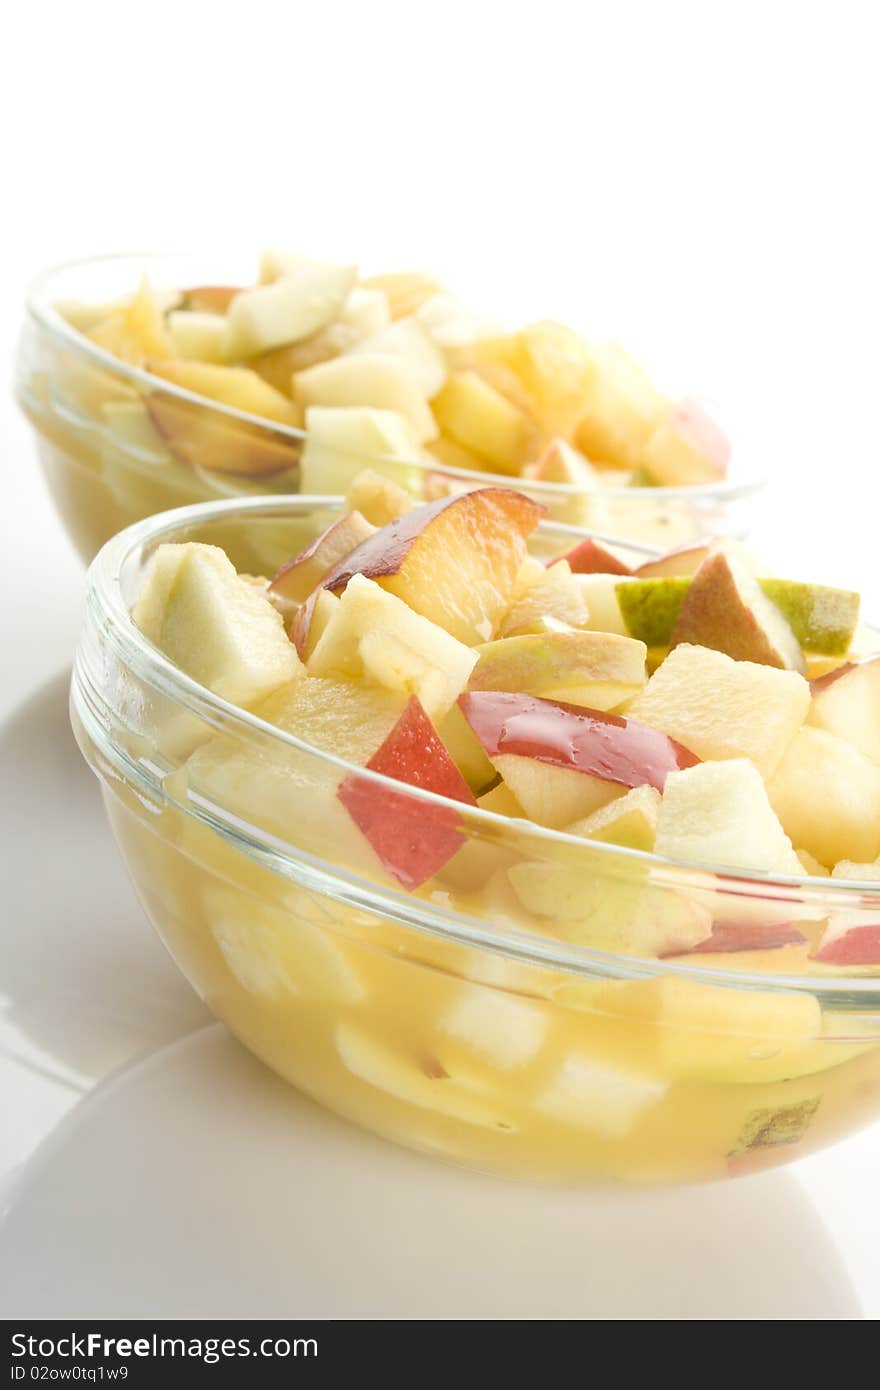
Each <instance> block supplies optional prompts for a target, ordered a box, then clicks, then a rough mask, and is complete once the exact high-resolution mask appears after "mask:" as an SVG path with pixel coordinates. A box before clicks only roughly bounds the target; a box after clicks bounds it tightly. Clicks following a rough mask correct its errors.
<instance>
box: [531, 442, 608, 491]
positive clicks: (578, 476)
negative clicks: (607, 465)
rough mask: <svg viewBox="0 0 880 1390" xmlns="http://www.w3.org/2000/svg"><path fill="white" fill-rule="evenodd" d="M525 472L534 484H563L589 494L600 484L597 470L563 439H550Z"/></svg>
mask: <svg viewBox="0 0 880 1390" xmlns="http://www.w3.org/2000/svg"><path fill="white" fill-rule="evenodd" d="M526 471H527V473H528V476H529V477H530V478H532V479H534V481H535V482H540V483H564V484H565V485H566V486H567V487H578V488H581V489H582V490H583V491H584V492H590V491H592V490H593V489H594V488H596V487H599V486H600V484H601V477H600V474H599V472H598V470H597V469H595V468H594V467H593V465H592V464H591V463H590V462H589V461H588V460H587V459H585V458H584V456H583V454H579V453H578V451H577V449H573V448H572V447H571V445H570V444H567V443H566V442H565V440H564V439H552V440H551V441H550V443H549V444H548V445H547V447H546V449H545V450H544V452H543V453H542V454H541V455H540V457H539V458H538V459H537V460H536V462H535V463H532V464H529V465H528V468H527V470H526Z"/></svg>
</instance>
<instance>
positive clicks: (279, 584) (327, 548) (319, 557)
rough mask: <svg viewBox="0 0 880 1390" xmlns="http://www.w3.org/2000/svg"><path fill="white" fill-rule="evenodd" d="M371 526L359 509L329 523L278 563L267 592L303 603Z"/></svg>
mask: <svg viewBox="0 0 880 1390" xmlns="http://www.w3.org/2000/svg"><path fill="white" fill-rule="evenodd" d="M375 529H376V528H375V526H371V525H370V523H369V522H368V521H367V520H366V519H365V518H364V517H363V516H361V514H360V512H348V513H347V514H346V515H345V516H342V517H340V518H339V520H338V521H334V522H331V524H330V525H329V526H328V527H327V529H326V531H323V532H322V533H321V535H320V536H317V537H316V538H315V540H313V541H312V543H311V544H310V545H308V546H306V548H305V550H301V551H300V553H299V555H295V556H294V558H293V559H292V560H288V561H287V564H286V565H282V566H281V569H280V570H279V571H278V573H277V574H276V575H275V578H274V579H273V580H272V583H271V584H270V586H269V590H270V593H271V594H272V595H274V596H275V597H277V598H281V599H285V600H287V601H289V602H290V603H305V601H306V599H307V598H308V597H309V594H310V593H311V592H312V590H313V589H314V588H315V587H316V586H317V585H318V584H320V582H321V580H322V579H323V578H324V576H325V575H327V574H329V573H330V571H331V570H332V569H334V568H335V566H336V565H338V563H339V561H340V560H342V559H344V558H345V556H346V555H350V554H351V552H352V550H354V548H355V546H357V545H360V543H361V541H364V540H366V539H367V537H368V536H372V535H373V533H374V531H375Z"/></svg>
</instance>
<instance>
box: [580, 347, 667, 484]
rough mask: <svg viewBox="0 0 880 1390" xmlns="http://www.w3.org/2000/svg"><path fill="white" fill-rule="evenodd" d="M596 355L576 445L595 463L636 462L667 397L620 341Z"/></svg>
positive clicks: (626, 464) (621, 465) (620, 464)
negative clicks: (623, 347)
mask: <svg viewBox="0 0 880 1390" xmlns="http://www.w3.org/2000/svg"><path fill="white" fill-rule="evenodd" d="M592 360H593V372H592V374H591V376H590V382H589V389H588V391H587V394H586V397H585V399H584V412H583V416H582V418H581V420H580V423H579V424H578V428H577V437H576V442H577V444H578V447H579V448H581V449H583V451H584V453H585V454H586V455H587V458H589V459H590V460H591V461H592V462H593V463H606V464H611V465H612V466H614V467H617V468H634V467H638V466H639V465H640V464H641V461H642V455H643V452H644V449H645V446H646V444H647V443H648V440H649V439H650V437H651V435H652V434H653V432H654V430H655V429H656V427H657V425H658V424H659V423H660V421H661V419H662V418H663V416H664V414H665V413H666V411H667V410H668V403H667V401H666V400H665V399H664V397H663V396H661V394H660V393H659V391H657V390H656V389H655V388H654V386H653V385H652V384H651V382H650V380H649V379H648V377H647V375H646V373H645V372H644V371H643V370H642V368H641V367H640V366H638V364H637V363H635V362H634V361H633V360H632V358H631V357H629V356H628V355H627V354H626V353H625V352H624V351H623V349H622V348H621V347H619V346H618V345H617V343H602V344H600V345H599V346H598V347H596V348H594V349H593V351H592Z"/></svg>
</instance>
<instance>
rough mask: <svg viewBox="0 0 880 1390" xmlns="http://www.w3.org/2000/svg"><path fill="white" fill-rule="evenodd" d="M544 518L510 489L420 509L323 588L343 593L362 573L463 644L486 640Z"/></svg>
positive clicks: (364, 548) (368, 544)
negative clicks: (532, 534) (533, 533)
mask: <svg viewBox="0 0 880 1390" xmlns="http://www.w3.org/2000/svg"><path fill="white" fill-rule="evenodd" d="M540 515H541V508H540V507H539V506H538V505H537V503H535V502H532V501H531V500H530V499H529V498H528V497H524V496H523V495H522V494H521V493H518V492H513V491H511V490H509V489H506V488H480V489H479V490H478V491H475V492H468V493H462V494H460V495H459V496H456V497H444V498H441V499H440V500H439V501H437V502H429V503H426V504H425V505H424V506H421V507H414V508H413V509H412V511H410V512H407V514H406V516H403V517H400V518H399V519H398V520H396V521H393V522H391V523H390V525H388V526H385V527H383V528H382V530H381V531H377V532H376V533H375V535H373V536H371V537H370V538H369V540H367V541H364V542H363V544H362V545H360V546H358V548H357V550H355V551H354V552H353V553H352V554H351V555H350V556H348V558H347V559H346V560H345V561H344V562H343V563H342V565H341V566H340V567H339V568H338V569H337V570H336V571H334V573H333V574H331V575H330V576H329V577H328V578H327V579H326V580H325V581H324V583H325V587H326V588H329V589H332V590H333V591H334V592H337V593H338V592H341V591H342V589H344V588H345V586H346V584H347V583H348V581H349V579H351V578H352V576H353V575H355V574H364V575H366V577H367V578H368V579H375V580H376V582H377V583H378V584H380V585H381V587H382V588H383V589H387V590H388V592H389V593H392V594H395V595H396V596H397V597H398V598H401V599H403V601H404V603H408V604H409V606H410V608H412V609H414V611H415V612H416V613H421V614H422V616H423V617H425V618H429V619H430V620H431V622H435V623H438V624H439V625H440V627H445V628H446V631H447V632H450V633H451V634H452V636H453V637H457V638H458V639H459V641H461V642H465V643H468V644H474V643H477V642H486V641H488V640H489V639H490V638H491V637H492V636H493V635H494V632H495V628H496V626H497V624H498V622H499V620H500V619H501V617H502V615H503V613H504V612H505V609H506V608H507V605H508V603H509V601H510V595H511V593H512V591H513V587H514V584H515V582H516V576H517V573H518V571H519V567H520V565H521V564H522V561H523V559H524V557H525V552H526V547H525V538H526V536H528V535H529V533H530V532H531V531H533V530H534V528H535V526H536V525H537V524H538V519H539V517H540Z"/></svg>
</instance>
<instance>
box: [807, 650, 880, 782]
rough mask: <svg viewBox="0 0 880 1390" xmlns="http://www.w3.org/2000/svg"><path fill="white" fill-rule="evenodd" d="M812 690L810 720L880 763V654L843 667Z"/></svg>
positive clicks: (819, 682) (814, 684)
mask: <svg viewBox="0 0 880 1390" xmlns="http://www.w3.org/2000/svg"><path fill="white" fill-rule="evenodd" d="M812 690H813V703H812V706H811V708H810V715H809V721H808V722H809V723H810V724H815V725H816V726H817V728H820V729H826V730H827V731H828V733H829V734H836V735H837V736H838V737H839V738H845V739H846V740H847V742H849V743H851V744H852V745H853V747H854V748H857V749H858V750H859V752H860V753H863V754H864V756H865V757H866V758H870V760H871V762H873V763H878V764H880V656H873V657H868V659H867V660H866V661H858V662H852V663H848V664H847V665H845V666H839V667H838V668H837V670H836V671H832V672H831V674H830V675H827V676H823V677H822V678H821V679H820V680H817V681H814V682H813V685H812Z"/></svg>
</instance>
